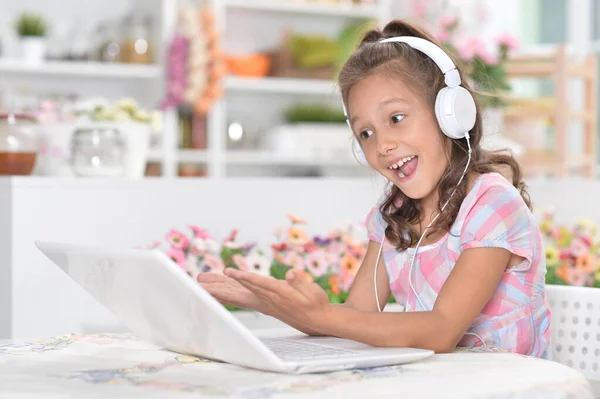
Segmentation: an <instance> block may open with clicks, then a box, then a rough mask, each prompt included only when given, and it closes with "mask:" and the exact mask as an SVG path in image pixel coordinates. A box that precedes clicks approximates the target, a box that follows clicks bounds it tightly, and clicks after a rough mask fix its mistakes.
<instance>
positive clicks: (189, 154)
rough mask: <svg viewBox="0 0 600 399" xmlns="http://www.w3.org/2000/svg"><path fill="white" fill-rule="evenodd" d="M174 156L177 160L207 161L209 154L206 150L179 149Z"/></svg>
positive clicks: (189, 161) (188, 161)
mask: <svg viewBox="0 0 600 399" xmlns="http://www.w3.org/2000/svg"><path fill="white" fill-rule="evenodd" d="M176 158H177V160H178V161H179V162H185V163H208V162H209V155H208V151H207V150H196V149H187V148H186V149H179V150H178V151H177V155H176Z"/></svg>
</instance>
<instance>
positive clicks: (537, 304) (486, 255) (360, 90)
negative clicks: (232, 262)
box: [198, 21, 550, 357]
mask: <svg viewBox="0 0 600 399" xmlns="http://www.w3.org/2000/svg"><path fill="white" fill-rule="evenodd" d="M434 43H435V42H434V40H433V39H432V38H431V37H430V36H429V35H427V34H425V33H424V32H422V31H420V30H419V29H417V28H416V27H414V26H412V25H410V24H408V23H405V22H402V21H393V22H391V23H389V24H388V25H387V26H386V27H385V28H384V29H383V30H382V31H378V30H373V31H370V32H368V33H367V34H366V35H365V36H364V38H363V40H362V41H361V43H360V45H359V46H358V48H357V50H356V51H355V52H354V53H353V54H352V55H351V56H350V58H349V59H348V61H347V62H346V64H345V65H344V67H343V69H342V70H341V72H340V75H339V86H340V89H341V94H342V99H343V102H344V109H345V111H346V112H347V117H348V123H349V125H350V127H351V130H352V132H353V135H354V140H355V141H354V143H355V144H354V149H355V152H356V154H357V157H358V159H359V160H360V161H361V162H362V163H364V164H366V165H369V166H370V167H371V168H373V169H374V170H375V171H377V172H378V173H379V174H381V175H382V176H383V177H385V178H386V179H387V180H388V181H389V182H390V184H389V187H390V188H389V189H388V190H386V192H385V193H384V194H383V195H382V197H381V199H380V200H379V201H378V202H377V204H375V206H374V207H373V209H372V210H371V212H369V213H368V216H367V228H368V232H369V244H368V249H367V254H366V256H365V258H364V261H363V264H362V266H361V267H360V269H359V272H358V274H357V276H356V279H355V281H354V284H353V286H352V289H351V291H350V295H349V297H348V300H347V302H346V303H344V304H342V305H334V304H330V303H328V300H327V295H326V293H325V292H324V291H323V290H322V289H321V288H320V287H319V286H318V285H317V284H315V283H312V282H310V281H306V280H305V279H303V278H301V277H300V275H299V274H297V272H295V271H293V270H290V271H289V272H288V274H287V276H286V280H285V281H284V280H275V279H272V278H269V277H264V276H259V275H256V274H253V273H247V272H242V271H239V270H234V269H226V270H225V273H224V275H216V274H211V275H208V274H201V275H200V276H198V281H199V282H200V283H201V284H202V285H203V286H204V287H205V288H206V289H207V290H208V291H209V292H210V293H211V294H212V295H213V296H215V297H216V298H217V299H218V300H220V301H221V302H223V303H227V304H231V305H234V306H241V307H245V308H250V309H254V310H258V311H260V312H263V313H265V314H267V315H271V316H274V317H276V318H279V319H280V320H282V321H284V322H286V323H288V324H289V325H291V326H293V327H295V328H297V329H299V330H301V331H303V332H305V333H307V334H311V335H329V336H337V337H342V338H348V339H352V340H356V341H360V342H364V343H367V344H370V345H373V346H395V347H415V348H424V349H433V350H435V351H436V352H449V351H452V350H454V349H455V348H456V347H457V346H470V347H473V346H481V347H485V348H498V349H502V350H506V351H511V352H516V353H520V354H525V355H531V356H537V357H548V348H549V338H550V312H549V309H548V306H547V303H546V299H545V294H544V289H545V285H544V282H545V272H546V265H545V257H544V251H543V246H542V241H541V234H540V232H539V230H538V227H537V223H536V220H535V219H534V217H533V215H532V213H531V211H530V208H529V200H528V196H527V193H526V191H525V186H524V184H523V182H522V181H521V171H520V168H519V165H518V163H517V162H516V161H515V160H514V159H513V158H512V157H511V156H510V155H505V154H492V153H488V152H486V151H484V150H482V149H481V146H480V142H481V139H482V122H481V117H480V115H479V112H478V106H477V104H476V102H475V101H474V99H473V93H472V91H471V90H470V89H469V87H468V85H467V83H466V82H465V81H464V80H463V79H462V77H463V74H462V73H461V71H459V70H458V69H457V68H456V67H455V65H454V63H453V62H452V60H451V58H450V57H449V56H448V55H447V54H446V53H444V52H443V50H442V49H441V48H439V47H438V46H437V45H436V44H434ZM505 176H508V177H509V178H508V179H507V178H506V177H505ZM390 294H391V295H393V296H394V297H395V299H396V300H397V301H398V302H399V303H400V304H403V305H404V307H405V308H404V310H405V311H404V312H382V308H383V307H384V306H385V303H386V300H387V298H389V295H390Z"/></svg>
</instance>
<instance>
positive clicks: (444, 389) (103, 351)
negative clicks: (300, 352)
mask: <svg viewBox="0 0 600 399" xmlns="http://www.w3.org/2000/svg"><path fill="white" fill-rule="evenodd" d="M29 397H35V398H52V399H55V398H137V397H140V398H141V397H143V398H148V399H154V398H192V397H203V398H248V399H281V398H327V399H331V398H345V399H346V398H461V399H468V398H490V399H492V398H493V399H501V398H523V399H542V398H544V399H545V398H552V399H567V398H573V399H575V398H576V399H591V398H593V396H592V393H591V389H590V386H589V384H588V382H587V380H586V379H585V378H583V377H582V376H581V375H580V374H579V373H577V372H576V371H575V370H572V369H570V368H567V367H566V366H562V365H560V364H558V363H555V362H551V361H547V360H540V359H533V358H527V357H524V356H519V355H514V354H508V353H502V352H482V351H467V350H465V351H458V352H455V353H452V354H442V355H435V356H433V357H431V358H429V359H427V360H425V361H421V362H418V363H411V364H406V365H401V366H393V367H380V368H375V369H367V370H349V371H341V372H334V373H326V374H309V375H283V374H276V373H269V372H261V371H256V370H251V369H246V368H242V367H237V366H234V365H229V364H224V363H219V362H212V361H207V360H205V359H201V358H196V357H191V356H184V355H180V354H177V353H173V352H170V351H166V350H163V349H161V348H158V347H156V346H154V345H151V344H148V343H146V342H144V341H141V340H140V339H138V338H137V337H136V336H134V335H132V334H93V335H77V334H71V335H64V336H55V337H48V338H42V339H35V340H24V341H13V342H8V341H4V342H2V341H0V398H29Z"/></svg>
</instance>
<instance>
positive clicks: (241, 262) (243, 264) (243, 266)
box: [232, 254, 248, 272]
mask: <svg viewBox="0 0 600 399" xmlns="http://www.w3.org/2000/svg"><path fill="white" fill-rule="evenodd" d="M232 259H233V263H234V264H235V265H236V266H237V267H238V269H240V270H243V271H245V272H247V271H248V262H247V261H246V258H244V256H242V255H240V254H235V255H233V256H232Z"/></svg>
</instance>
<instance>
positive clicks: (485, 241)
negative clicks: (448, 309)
mask: <svg viewBox="0 0 600 399" xmlns="http://www.w3.org/2000/svg"><path fill="white" fill-rule="evenodd" d="M383 199H384V198H383V197H382V198H381V200H383ZM380 203H381V202H380V201H379V202H378V203H377V204H376V205H375V207H373V209H372V210H371V212H370V213H369V214H368V216H367V220H366V222H367V229H368V232H369V239H370V240H373V241H376V242H381V239H382V237H383V234H384V230H385V222H384V220H383V219H382V217H381V213H380V212H379V205H380ZM478 247H497V248H505V249H507V250H508V251H510V252H512V253H513V254H515V255H518V256H521V257H523V258H524V261H523V262H521V263H520V264H518V265H515V266H512V267H510V268H507V269H506V271H505V273H504V276H503V277H502V280H501V282H500V284H499V285H498V287H497V289H496V292H495V293H494V295H493V297H492V298H491V300H490V301H489V302H488V303H487V305H486V306H485V307H484V308H483V310H482V311H481V313H480V314H479V315H478V316H477V318H476V319H475V320H474V322H473V324H472V326H471V328H470V329H469V330H468V332H469V333H472V334H468V335H465V336H464V337H463V339H462V340H461V342H460V343H459V346H482V343H481V341H480V339H479V338H478V337H481V339H483V341H484V342H485V344H486V346H487V347H492V348H497V349H501V350H507V351H511V352H516V353H519V354H524V355H531V356H536V357H542V358H549V352H550V351H549V341H550V310H549V307H548V305H547V303H546V298H545V274H546V258H545V253H544V247H543V242H542V236H541V234H540V231H539V228H538V224H537V222H536V220H535V218H534V216H533V215H532V213H531V212H530V210H529V209H528V208H527V206H526V204H525V202H524V201H523V199H522V198H521V195H520V194H519V192H518V191H517V189H516V188H515V187H514V186H513V185H512V184H511V183H510V182H509V181H508V180H506V179H505V178H504V177H503V176H501V175H500V174H497V173H489V174H484V175H481V176H479V177H478V178H477V180H476V181H475V183H474V185H473V187H472V188H471V190H470V192H469V193H468V194H467V196H466V197H465V199H464V201H463V203H462V205H461V207H460V210H459V213H458V216H457V218H456V221H455V222H454V224H453V225H452V228H451V230H450V232H449V233H446V234H445V235H444V236H443V237H442V238H441V239H440V240H439V241H437V242H435V243H433V244H430V245H425V246H420V247H419V253H418V255H417V258H416V260H415V262H414V265H413V270H412V274H411V280H412V286H413V287H414V289H415V291H416V292H417V293H418V296H419V298H420V300H421V302H422V305H424V306H425V308H426V309H423V307H422V305H421V302H419V301H418V300H417V298H416V296H415V294H414V292H413V290H412V288H410V286H409V284H408V273H409V270H408V269H409V264H410V260H411V258H412V255H413V254H414V248H409V249H408V250H406V251H402V252H399V251H397V250H396V249H395V248H394V247H393V246H391V245H390V244H389V243H388V241H387V240H386V241H385V244H384V249H383V259H384V261H385V266H386V270H387V273H388V276H389V280H390V288H391V291H392V295H393V296H394V298H395V299H396V300H397V301H398V303H400V304H401V305H404V304H405V303H407V302H408V305H409V307H410V308H412V309H416V310H430V309H432V308H433V305H434V303H435V300H436V298H437V296H438V294H439V292H440V290H441V288H442V286H443V285H444V282H445V281H446V280H447V279H448V276H449V275H450V273H451V272H452V269H453V267H454V265H455V264H456V261H457V260H458V257H459V256H460V254H461V253H462V252H463V251H465V250H467V249H469V248H478ZM481 267H485V265H481ZM473 334H476V335H473ZM477 336H478V337H477Z"/></svg>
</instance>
